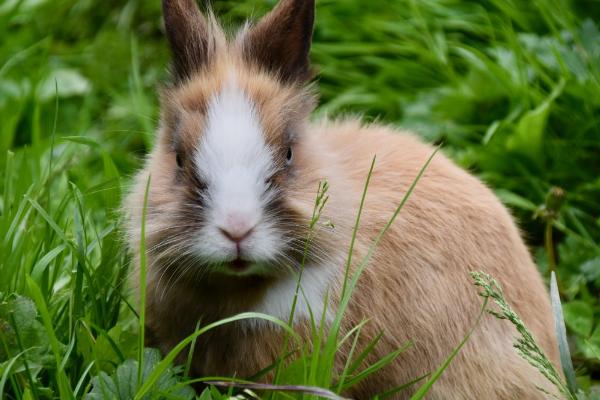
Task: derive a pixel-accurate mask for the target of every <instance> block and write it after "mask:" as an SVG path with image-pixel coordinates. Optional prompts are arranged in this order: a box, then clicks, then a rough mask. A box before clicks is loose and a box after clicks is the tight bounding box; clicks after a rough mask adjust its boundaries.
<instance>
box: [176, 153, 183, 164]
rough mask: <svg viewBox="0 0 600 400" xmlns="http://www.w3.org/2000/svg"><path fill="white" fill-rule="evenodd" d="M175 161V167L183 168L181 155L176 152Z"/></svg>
mask: <svg viewBox="0 0 600 400" xmlns="http://www.w3.org/2000/svg"><path fill="white" fill-rule="evenodd" d="M175 162H176V163H177V167H179V168H183V157H182V156H181V154H179V153H177V154H176V155H175Z"/></svg>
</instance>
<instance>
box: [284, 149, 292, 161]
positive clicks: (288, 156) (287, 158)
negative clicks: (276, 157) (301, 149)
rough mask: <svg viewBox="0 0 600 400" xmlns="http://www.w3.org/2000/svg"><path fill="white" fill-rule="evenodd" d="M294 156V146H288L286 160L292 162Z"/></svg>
mask: <svg viewBox="0 0 600 400" xmlns="http://www.w3.org/2000/svg"><path fill="white" fill-rule="evenodd" d="M292 157H293V153H292V148H291V147H288V149H287V153H286V155H285V161H286V162H287V163H288V164H289V163H290V162H292Z"/></svg>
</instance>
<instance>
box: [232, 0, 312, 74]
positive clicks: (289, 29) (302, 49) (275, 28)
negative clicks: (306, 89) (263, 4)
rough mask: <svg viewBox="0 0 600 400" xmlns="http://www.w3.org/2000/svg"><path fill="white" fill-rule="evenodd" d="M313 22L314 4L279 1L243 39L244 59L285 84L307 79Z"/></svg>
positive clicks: (306, 1)
mask: <svg viewBox="0 0 600 400" xmlns="http://www.w3.org/2000/svg"><path fill="white" fill-rule="evenodd" d="M314 19H315V0H280V1H279V4H278V5H277V6H276V7H275V9H273V10H272V11H271V12H270V13H269V14H267V15H266V16H265V17H264V18H263V19H262V20H261V21H260V22H258V24H256V25H255V26H253V27H252V28H250V30H249V31H248V32H247V33H246V35H245V36H244V39H243V40H244V41H243V52H244V56H245V57H246V59H247V60H249V61H250V62H255V63H257V64H258V65H260V66H261V67H263V68H266V69H268V70H269V71H272V72H275V73H278V74H279V75H280V76H281V78H282V79H283V80H285V81H306V80H308V79H310V77H311V76H310V61H309V58H308V53H309V51H310V45H311V41H312V34H313V25H314Z"/></svg>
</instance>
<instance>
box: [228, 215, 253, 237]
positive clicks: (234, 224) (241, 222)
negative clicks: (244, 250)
mask: <svg viewBox="0 0 600 400" xmlns="http://www.w3.org/2000/svg"><path fill="white" fill-rule="evenodd" d="M253 229H254V226H253V225H251V224H250V221H249V219H248V218H246V217H244V216H242V215H238V214H229V215H228V216H227V223H225V224H223V225H222V226H220V227H219V230H220V231H221V233H222V234H223V236H225V237H226V238H227V239H229V240H231V241H232V242H234V243H240V242H241V241H242V240H244V239H246V238H247V237H248V236H250V234H251V233H252V230H253Z"/></svg>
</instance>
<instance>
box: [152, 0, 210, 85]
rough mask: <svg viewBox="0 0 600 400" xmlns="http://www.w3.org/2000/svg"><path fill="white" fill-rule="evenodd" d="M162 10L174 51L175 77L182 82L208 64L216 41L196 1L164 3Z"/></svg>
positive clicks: (186, 0) (164, 0) (185, 0)
mask: <svg viewBox="0 0 600 400" xmlns="http://www.w3.org/2000/svg"><path fill="white" fill-rule="evenodd" d="M162 8H163V15H164V20H165V30H166V32H167V38H168V39H169V43H170V44H171V50H172V52H173V69H174V71H173V72H174V75H175V76H174V78H175V80H176V81H181V80H184V79H186V78H188V77H189V76H190V75H192V74H193V73H194V72H196V71H198V70H199V69H201V68H202V67H203V65H205V64H206V62H207V61H208V57H209V55H210V54H209V52H210V50H211V48H210V46H211V40H213V39H211V35H210V29H209V24H208V22H207V20H206V18H205V17H204V15H202V13H201V12H200V9H199V8H198V4H196V0H162Z"/></svg>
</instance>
